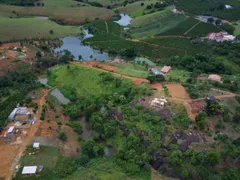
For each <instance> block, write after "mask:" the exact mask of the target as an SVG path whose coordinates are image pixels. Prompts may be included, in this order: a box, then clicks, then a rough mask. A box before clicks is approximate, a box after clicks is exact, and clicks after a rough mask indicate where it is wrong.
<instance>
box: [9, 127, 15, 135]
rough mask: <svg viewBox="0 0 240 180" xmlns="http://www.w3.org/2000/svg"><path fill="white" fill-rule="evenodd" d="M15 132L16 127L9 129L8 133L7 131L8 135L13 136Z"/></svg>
mask: <svg viewBox="0 0 240 180" xmlns="http://www.w3.org/2000/svg"><path fill="white" fill-rule="evenodd" d="M14 131H15V127H14V126H10V127H9V129H8V131H7V133H8V134H13V133H14Z"/></svg>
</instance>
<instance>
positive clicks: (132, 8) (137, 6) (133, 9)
mask: <svg viewBox="0 0 240 180" xmlns="http://www.w3.org/2000/svg"><path fill="white" fill-rule="evenodd" d="M156 2H158V1H156V0H153V1H147V0H146V1H137V2H134V3H130V4H127V5H126V6H122V7H119V8H117V10H118V11H119V12H120V13H124V14H129V15H130V16H131V17H132V18H136V17H139V16H142V15H143V13H144V12H147V10H146V7H147V5H151V4H155V3H156ZM141 3H144V5H143V6H141Z"/></svg>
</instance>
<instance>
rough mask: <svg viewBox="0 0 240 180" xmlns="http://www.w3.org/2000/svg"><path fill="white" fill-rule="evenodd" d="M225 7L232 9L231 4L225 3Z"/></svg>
mask: <svg viewBox="0 0 240 180" xmlns="http://www.w3.org/2000/svg"><path fill="white" fill-rule="evenodd" d="M225 8H226V9H232V8H233V7H232V6H231V5H228V4H226V5H225Z"/></svg>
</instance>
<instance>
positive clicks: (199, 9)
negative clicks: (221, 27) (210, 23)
mask: <svg viewBox="0 0 240 180" xmlns="http://www.w3.org/2000/svg"><path fill="white" fill-rule="evenodd" d="M221 4H228V5H231V6H233V7H234V8H233V9H229V10H228V9H219V8H218V7H219V5H221ZM176 6H177V9H180V10H182V9H183V10H184V11H186V12H188V13H191V14H197V15H199V14H209V15H212V16H216V17H219V18H222V19H226V20H230V21H237V20H238V18H239V17H240V11H239V8H240V3H239V1H237V0H211V1H201V0H195V1H192V0H178V3H177V4H176Z"/></svg>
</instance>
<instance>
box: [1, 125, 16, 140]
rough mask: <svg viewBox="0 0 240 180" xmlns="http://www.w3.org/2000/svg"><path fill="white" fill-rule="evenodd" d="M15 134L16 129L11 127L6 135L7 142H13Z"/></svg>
mask: <svg viewBox="0 0 240 180" xmlns="http://www.w3.org/2000/svg"><path fill="white" fill-rule="evenodd" d="M15 132H16V128H15V127H14V126H10V127H9V128H8V130H7V132H6V133H5V134H4V136H3V137H4V140H5V141H6V142H11V141H13V140H14V139H15Z"/></svg>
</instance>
